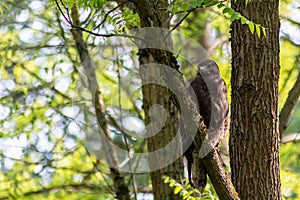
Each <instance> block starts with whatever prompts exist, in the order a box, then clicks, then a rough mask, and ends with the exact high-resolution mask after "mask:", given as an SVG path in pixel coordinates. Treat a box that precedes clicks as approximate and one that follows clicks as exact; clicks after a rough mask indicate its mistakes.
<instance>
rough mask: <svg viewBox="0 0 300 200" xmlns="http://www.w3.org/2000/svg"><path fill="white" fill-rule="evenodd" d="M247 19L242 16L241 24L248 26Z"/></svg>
mask: <svg viewBox="0 0 300 200" xmlns="http://www.w3.org/2000/svg"><path fill="white" fill-rule="evenodd" d="M247 21H248V20H247V18H246V17H244V16H241V23H242V24H246V23H247Z"/></svg>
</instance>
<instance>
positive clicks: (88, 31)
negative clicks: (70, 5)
mask: <svg viewBox="0 0 300 200" xmlns="http://www.w3.org/2000/svg"><path fill="white" fill-rule="evenodd" d="M55 3H56V6H57V8H58V10H59V11H60V13H61V14H62V16H63V18H64V19H65V20H66V22H67V23H68V24H69V26H71V27H72V28H73V29H78V30H80V31H84V32H87V33H89V34H92V35H94V36H99V37H125V38H131V39H138V40H142V41H145V40H144V39H143V38H139V37H136V36H133V35H128V34H119V33H111V34H101V33H95V32H93V31H90V30H87V29H85V28H82V27H81V26H79V25H77V24H76V23H74V22H72V20H71V19H69V17H67V16H66V15H65V14H64V12H63V10H62V8H61V7H60V5H59V3H58V1H57V0H55ZM61 3H62V2H61ZM64 7H65V6H64ZM66 11H67V15H68V16H69V12H68V9H67V8H66Z"/></svg>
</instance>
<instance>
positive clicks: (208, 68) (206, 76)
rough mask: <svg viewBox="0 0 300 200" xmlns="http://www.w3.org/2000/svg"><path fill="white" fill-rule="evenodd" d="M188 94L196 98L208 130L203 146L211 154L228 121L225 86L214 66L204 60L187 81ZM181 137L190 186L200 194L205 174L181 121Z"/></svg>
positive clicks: (189, 135) (225, 129) (220, 138)
mask: <svg viewBox="0 0 300 200" xmlns="http://www.w3.org/2000/svg"><path fill="white" fill-rule="evenodd" d="M189 92H190V93H191V94H192V93H194V96H195V97H196V98H197V99H193V100H194V102H195V103H196V104H197V106H198V109H199V110H198V111H199V113H200V115H201V116H202V117H203V120H204V124H205V125H206V127H207V128H208V131H207V135H206V138H205V141H204V142H203V144H204V143H205V145H208V146H209V147H210V149H211V150H212V149H213V148H214V147H217V146H218V144H219V142H220V141H221V140H222V139H223V138H224V137H225V135H226V133H227V131H228V127H229V119H230V118H229V105H228V99H227V89H226V84H225V82H224V80H223V79H222V77H221V75H220V71H219V67H218V65H217V64H216V62H214V61H213V60H205V61H203V62H201V63H200V64H199V65H198V73H197V75H196V76H195V78H194V79H192V80H191V81H190V86H189ZM192 96H193V95H192ZM180 133H181V137H182V145H183V152H184V153H183V155H184V156H185V158H186V160H187V168H188V179H189V182H190V184H191V186H193V187H197V188H199V189H200V190H202V189H203V188H204V187H205V186H206V183H207V172H206V169H205V167H204V165H203V163H202V159H201V158H200V155H199V156H198V157H197V158H195V157H193V151H194V149H195V144H194V142H193V141H191V140H193V138H192V137H191V134H189V133H186V129H185V124H184V123H183V120H180ZM203 144H202V146H203ZM206 150H207V149H206ZM201 151H202V152H201ZM204 151H205V149H204ZM201 153H202V154H203V153H204V155H203V156H205V155H207V153H209V151H207V152H203V149H202V148H201V149H200V154H201ZM192 178H193V181H192Z"/></svg>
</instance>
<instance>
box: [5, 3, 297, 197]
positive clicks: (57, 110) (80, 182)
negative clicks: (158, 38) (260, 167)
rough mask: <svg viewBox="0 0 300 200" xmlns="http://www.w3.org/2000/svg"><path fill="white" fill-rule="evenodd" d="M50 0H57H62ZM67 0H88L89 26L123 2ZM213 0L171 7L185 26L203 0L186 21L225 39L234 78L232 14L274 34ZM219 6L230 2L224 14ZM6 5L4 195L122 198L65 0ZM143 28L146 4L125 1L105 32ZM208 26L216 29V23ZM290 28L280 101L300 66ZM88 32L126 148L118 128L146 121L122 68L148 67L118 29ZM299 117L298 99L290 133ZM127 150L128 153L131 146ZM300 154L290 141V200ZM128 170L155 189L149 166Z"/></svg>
mask: <svg viewBox="0 0 300 200" xmlns="http://www.w3.org/2000/svg"><path fill="white" fill-rule="evenodd" d="M49 2H52V4H51V5H52V6H53V5H55V4H54V3H53V1H49ZM63 2H64V4H65V6H67V8H68V9H69V11H70V9H71V8H72V6H73V5H74V3H75V2H77V3H78V6H79V7H80V8H81V9H80V15H81V19H80V21H81V25H82V27H85V28H87V29H89V30H92V29H93V28H95V27H97V25H99V24H100V23H101V22H102V21H103V19H104V17H105V15H107V13H108V12H109V11H111V10H112V9H114V8H116V7H117V4H116V2H112V1H104V0H90V1H85V0H79V1H63ZM291 2H292V1H287V2H286V1H284V2H282V9H284V12H282V13H290V12H289V11H290V10H289V9H290V7H291V6H288V5H290V3H291ZM208 5H209V2H208V1H199V0H193V1H175V3H174V4H172V5H171V6H170V7H169V8H168V12H170V11H171V12H172V13H174V14H175V17H174V21H173V20H171V21H172V23H173V24H172V25H175V24H176V23H177V22H178V19H180V17H181V16H182V14H185V12H186V11H189V10H191V9H195V10H194V11H193V12H191V14H190V16H188V17H187V19H186V21H184V22H183V23H182V26H180V27H179V29H180V31H182V32H183V33H184V34H186V35H188V36H190V37H192V38H195V40H197V41H198V42H200V43H201V42H203V36H204V35H205V34H207V33H209V34H208V35H210V36H211V40H212V43H210V46H213V45H211V44H214V42H216V41H221V43H220V44H219V45H217V47H216V48H215V49H213V50H211V52H212V53H211V54H210V55H212V57H213V59H215V60H217V62H218V63H219V66H220V70H221V73H222V76H223V77H224V79H225V81H226V83H227V85H228V86H230V64H229V63H230V49H229V44H228V39H226V38H228V37H229V33H228V27H229V23H230V22H232V21H234V20H240V21H241V23H242V24H246V25H248V27H249V29H250V31H251V32H252V33H254V32H256V34H257V35H258V36H262V35H265V31H266V29H265V28H264V27H261V26H260V25H258V24H255V23H254V22H251V21H249V20H248V19H246V18H245V17H243V16H242V15H240V14H239V13H237V12H235V11H234V10H232V9H230V8H229V7H227V6H226V5H224V4H222V3H221V2H218V1H214V2H213V5H216V6H213V7H209V8H208V7H207V6H208ZM199 6H204V7H205V6H206V7H207V8H206V9H205V11H201V12H200V11H198V10H197V9H196V8H198V7H199ZM218 6H219V8H218ZM217 9H222V13H220V12H219V11H218V10H217ZM210 11H212V12H210ZM0 13H1V16H0V32H1V38H0V48H1V49H2V51H1V52H0V60H1V61H2V62H0V77H1V78H0V102H1V103H0V198H3V199H8V198H11V199H66V198H67V199H81V198H84V199H113V198H114V191H113V187H112V180H111V178H110V177H109V169H108V166H107V164H106V163H105V160H104V158H103V152H102V151H101V150H99V149H97V148H93V147H95V146H96V145H95V142H94V141H98V138H97V136H98V132H97V130H96V129H95V127H96V120H95V117H94V113H93V112H92V110H93V109H92V108H93V105H92V103H91V93H90V92H89V91H88V89H87V87H86V85H87V81H86V74H85V73H84V70H83V68H82V66H81V62H80V60H79V56H78V54H77V52H76V49H75V43H74V40H73V38H72V36H71V33H70V30H69V29H70V27H69V26H68V25H67V23H66V22H65V21H64V19H63V17H62V16H61V15H60V14H59V12H58V10H57V9H56V8H55V7H49V5H48V4H46V3H44V2H42V1H31V0H30V1H21V0H14V1H13V0H9V1H3V2H2V1H1V2H0ZM226 16H229V20H228V19H227V18H226ZM283 22H284V21H283ZM283 25H284V23H283ZM134 27H139V19H138V17H137V15H136V13H134V12H133V11H132V10H130V9H129V8H124V9H123V10H121V9H120V8H117V9H116V10H115V11H113V12H111V13H110V14H108V16H107V20H105V21H104V22H103V24H102V25H101V26H100V27H99V28H97V29H95V31H96V32H101V33H120V32H122V31H124V30H125V31H127V30H129V29H130V28H134ZM206 27H208V28H210V29H208V30H206ZM283 29H285V28H283ZM285 30H286V29H285ZM288 34H289V33H288V32H285V33H284V34H282V43H281V49H282V51H281V80H280V86H279V87H280V102H279V103H280V104H279V107H280V108H282V105H283V103H284V101H285V99H286V98H287V96H288V91H289V89H290V88H291V86H292V85H293V83H294V82H295V78H296V76H297V73H298V69H297V67H296V66H297V65H296V64H295V63H297V55H298V54H299V51H298V50H299V47H298V45H297V41H296V40H295V39H293V37H288ZM224 36H225V39H223V38H224ZM84 39H85V41H86V42H87V44H88V47H89V50H90V52H91V55H92V56H93V59H94V61H95V63H96V65H97V68H96V74H97V77H98V78H99V84H100V85H101V87H102V95H103V98H104V102H105V103H106V105H108V107H107V117H111V118H112V119H111V122H110V129H111V132H112V140H113V141H114V142H115V144H116V145H118V146H120V147H126V142H125V139H124V134H122V132H121V131H120V130H119V129H118V125H120V119H121V118H122V117H123V118H125V117H128V116H131V117H134V119H135V120H136V121H138V122H140V123H139V124H140V125H141V126H142V125H144V124H143V123H142V119H143V112H142V109H141V102H142V101H141V100H142V99H141V98H142V97H141V94H140V93H139V92H136V93H134V94H132V95H130V93H128V91H130V90H133V89H135V88H119V87H118V81H120V79H119V77H120V74H130V75H132V76H130V77H131V78H130V79H129V80H123V81H132V82H133V83H138V81H139V80H138V79H137V78H136V77H135V76H134V74H136V73H137V69H138V66H135V63H136V62H137V57H136V53H137V49H130V50H129V52H128V54H126V55H121V54H122V53H124V52H123V51H124V50H120V48H121V47H120V45H119V46H118V44H117V43H116V42H115V40H114V39H113V38H112V39H110V38H101V37H94V36H92V35H90V34H87V33H84ZM176 42H177V43H180V41H179V42H178V41H176ZM108 44H109V45H108ZM203 46H205V45H203ZM207 50H208V51H210V50H209V49H207ZM120 53H121V54H120ZM117 60H118V62H117ZM179 60H180V58H179ZM181 63H182V71H183V74H184V75H186V77H189V76H190V77H192V75H191V74H192V73H194V72H195V70H194V69H193V68H191V67H189V66H188V65H185V64H186V63H185V62H184V61H181ZM132 85H134V84H132ZM137 85H138V84H137ZM228 89H230V87H229V88H228ZM120 96H121V97H122V98H123V99H122V98H121V99H120V98H119V97H120ZM120 113H122V115H121V116H120ZM113 119H114V121H113ZM299 119H300V113H299V105H298V107H297V109H296V112H295V116H294V118H293V120H292V122H291V125H290V127H289V131H288V132H289V133H297V132H299ZM113 122H117V123H116V124H114V123H113ZM136 127H137V126H136ZM141 129H143V126H142V128H141ZM127 131H128V132H130V131H133V130H127ZM126 141H128V143H129V147H132V149H131V150H132V151H144V150H146V148H145V146H144V145H145V143H144V140H143V139H137V138H135V137H128V138H127V140H126ZM96 144H97V143H96ZM100 145H101V142H100ZM96 147H97V146H96ZM118 156H119V157H118V158H119V159H120V160H122V155H118ZM298 161H299V148H297V143H295V144H294V143H290V144H284V145H282V148H281V165H282V174H281V177H282V185H283V195H284V197H285V198H286V199H299V196H300V195H299V194H300V191H299V189H298V188H299V183H298V180H299V174H300V170H299V165H300V164H299V162H298ZM145 165H147V163H146V162H145ZM125 178H126V181H127V183H128V184H129V185H130V184H133V181H136V185H137V186H138V188H142V189H145V191H146V192H147V191H149V190H150V189H151V188H150V189H149V185H150V180H149V176H148V175H147V174H146V175H135V178H134V179H133V178H132V177H130V176H129V175H127V176H125ZM164 181H165V182H166V183H167V184H169V185H170V187H172V188H174V192H175V193H177V194H178V195H181V196H182V197H183V198H186V199H193V198H194V199H195V198H198V197H196V196H197V195H200V194H199V191H196V190H193V189H191V188H190V186H189V185H188V183H187V181H185V182H184V183H183V184H179V183H177V182H176V181H174V180H172V179H171V178H166V177H165V179H164ZM145 191H141V193H142V192H145ZM131 193H133V190H132V191H131ZM201 195H202V197H206V198H207V199H215V198H216V195H215V193H214V192H213V190H212V186H211V185H208V186H207V188H206V190H205V192H204V193H203V194H201Z"/></svg>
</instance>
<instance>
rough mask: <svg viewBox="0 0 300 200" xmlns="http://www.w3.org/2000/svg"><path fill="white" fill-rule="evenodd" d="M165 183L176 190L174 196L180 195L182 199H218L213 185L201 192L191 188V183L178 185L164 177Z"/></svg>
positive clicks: (186, 181)
mask: <svg viewBox="0 0 300 200" xmlns="http://www.w3.org/2000/svg"><path fill="white" fill-rule="evenodd" d="M163 180H164V183H166V184H168V185H169V186H170V187H171V188H174V194H178V195H179V196H180V197H182V199H187V200H197V199H207V200H213V199H217V195H216V193H215V191H214V190H213V189H212V186H211V183H210V182H209V184H208V185H207V186H206V187H205V189H204V191H203V192H200V191H199V190H197V189H194V188H191V186H190V184H189V181H188V180H187V179H186V180H184V182H183V184H180V183H178V182H177V181H176V180H174V179H172V178H170V177H168V176H164V177H163Z"/></svg>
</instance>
